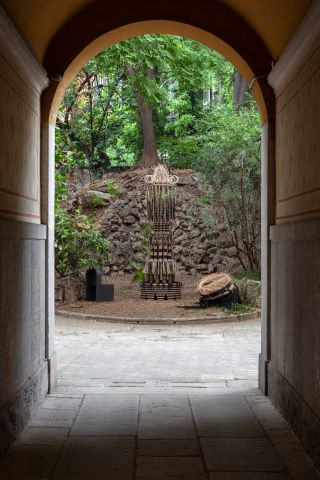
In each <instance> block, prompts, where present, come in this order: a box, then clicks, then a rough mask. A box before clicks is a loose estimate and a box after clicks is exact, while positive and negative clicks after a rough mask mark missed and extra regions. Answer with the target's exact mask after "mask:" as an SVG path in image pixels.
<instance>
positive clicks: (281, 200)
mask: <svg viewBox="0 0 320 480" xmlns="http://www.w3.org/2000/svg"><path fill="white" fill-rule="evenodd" d="M315 192H320V187H317V188H312V189H311V190H305V191H304V192H301V193H297V194H296V195H292V196H291V197H285V198H281V199H280V200H278V202H279V203H282V202H287V201H288V200H292V199H294V198H299V197H303V196H304V195H309V194H310V193H315Z"/></svg>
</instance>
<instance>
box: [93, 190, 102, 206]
mask: <svg viewBox="0 0 320 480" xmlns="http://www.w3.org/2000/svg"><path fill="white" fill-rule="evenodd" d="M91 205H92V206H93V207H94V208H100V207H103V205H104V201H103V198H101V197H100V196H99V195H97V194H96V193H95V194H94V195H92V197H91Z"/></svg>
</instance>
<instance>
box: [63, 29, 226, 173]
mask: <svg viewBox="0 0 320 480" xmlns="http://www.w3.org/2000/svg"><path fill="white" fill-rule="evenodd" d="M128 65H130V66H131V67H132V68H133V71H134V75H133V76H129V75H128V72H127V66H128ZM150 68H152V69H153V70H154V72H155V74H154V78H149V77H148V75H147V72H148V69H150ZM232 78H233V67H232V66H231V64H230V63H229V62H227V61H226V60H225V59H224V58H223V57H221V55H219V54H218V53H216V52H214V51H212V50H211V49H209V48H208V47H206V46H204V45H201V44H199V43H198V42H195V41H193V40H188V39H185V38H183V37H179V36H176V35H143V36H139V37H134V38H131V39H129V40H125V41H123V42H120V43H118V44H116V45H113V46H112V47H110V48H108V49H106V50H104V51H102V52H101V53H100V54H98V55H97V56H96V57H94V58H93V59H92V60H90V61H89V62H88V63H87V64H86V65H85V66H84V67H83V69H82V70H81V71H80V73H79V74H78V75H77V77H76V78H75V79H74V81H73V82H72V84H71V85H70V87H69V88H68V90H67V91H66V93H65V96H64V100H63V103H62V105H61V108H60V110H59V114H58V119H57V134H56V138H57V154H56V157H57V158H56V159H57V163H58V164H59V165H61V166H63V167H65V166H69V165H77V166H78V167H79V168H84V167H89V168H90V169H91V171H92V172H93V173H94V174H95V175H97V176H99V175H101V174H102V173H103V172H104V171H106V169H108V168H113V167H118V166H130V165H132V164H133V163H134V162H136V161H137V160H138V159H139V158H140V155H141V152H142V145H143V137H142V130H141V122H140V118H139V115H138V110H137V104H136V100H135V95H134V92H135V89H136V88H138V90H139V92H140V93H141V94H142V95H143V97H144V100H145V102H146V103H147V104H150V105H152V106H153V111H154V115H153V121H154V127H155V131H156V137H157V148H158V155H159V157H160V158H161V159H163V161H165V162H166V163H168V164H170V165H174V166H179V167H189V166H190V164H191V163H192V162H193V161H194V160H195V159H197V157H198V155H199V153H200V150H201V145H199V142H198V141H197V138H196V130H195V126H196V122H197V121H198V118H199V114H200V116H201V112H202V110H203V90H204V89H209V90H210V92H211V96H212V101H214V102H222V101H229V100H230V99H231V98H232V89H231V85H232Z"/></svg>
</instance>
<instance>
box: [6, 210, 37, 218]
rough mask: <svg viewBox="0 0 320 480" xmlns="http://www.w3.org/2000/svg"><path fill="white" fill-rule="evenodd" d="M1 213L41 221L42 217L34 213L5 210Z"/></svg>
mask: <svg viewBox="0 0 320 480" xmlns="http://www.w3.org/2000/svg"><path fill="white" fill-rule="evenodd" d="M0 212H2V213H7V214H9V215H19V216H20V217H30V218H36V219H38V220H40V215H35V214H33V213H24V212H14V211H12V210H5V209H3V208H0Z"/></svg>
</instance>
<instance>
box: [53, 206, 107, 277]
mask: <svg viewBox="0 0 320 480" xmlns="http://www.w3.org/2000/svg"><path fill="white" fill-rule="evenodd" d="M55 223H56V225H55V226H56V230H55V232H56V237H55V257H56V258H55V260H56V263H55V266H56V271H57V272H58V273H59V275H61V276H62V277H66V276H79V275H80V274H81V273H83V272H84V271H85V270H87V269H89V268H94V267H96V268H102V267H103V265H104V263H105V262H106V261H107V259H108V241H107V240H105V239H104V238H103V237H102V235H101V233H100V232H99V230H97V228H96V227H95V225H94V223H93V220H92V219H91V218H90V217H88V216H87V215H83V214H82V213H81V212H80V210H76V211H75V212H74V213H70V212H68V211H67V210H66V209H65V208H63V207H61V206H59V205H56V211H55Z"/></svg>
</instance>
